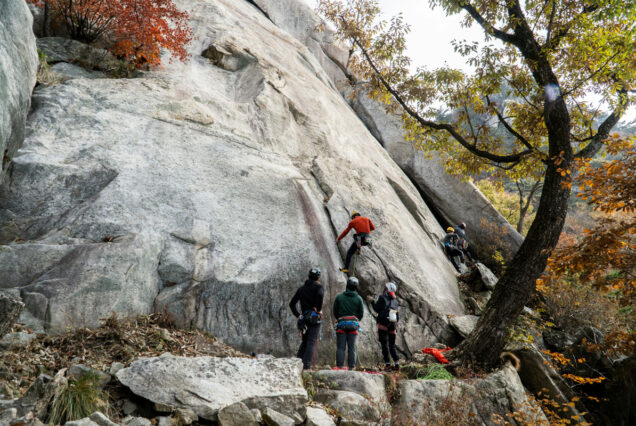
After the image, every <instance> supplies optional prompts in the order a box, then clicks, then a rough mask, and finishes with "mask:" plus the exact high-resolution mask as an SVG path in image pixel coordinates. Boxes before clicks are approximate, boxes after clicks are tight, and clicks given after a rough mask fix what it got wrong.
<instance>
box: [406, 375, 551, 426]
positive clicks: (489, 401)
mask: <svg viewBox="0 0 636 426" xmlns="http://www.w3.org/2000/svg"><path fill="white" fill-rule="evenodd" d="M510 413H517V414H518V415H519V416H518V417H516V419H515V418H513V417H512V416H510ZM449 416H452V417H453V419H454V422H456V424H479V425H483V424H485V425H494V424H502V423H503V422H499V423H495V420H496V419H497V416H499V418H500V419H501V420H505V421H506V424H547V419H546V418H545V415H544V414H543V412H542V411H541V409H540V408H538V407H537V406H535V405H533V404H532V403H531V402H530V400H529V399H528V398H527V396H526V393H525V389H524V388H523V385H522V384H521V380H520V379H519V376H518V375H517V372H516V370H515V369H514V367H512V366H511V365H510V364H507V365H506V367H504V368H503V369H502V370H500V371H498V372H496V373H493V374H490V375H489V376H487V377H486V378H484V379H472V380H452V381H450V380H404V381H402V383H401V387H400V399H399V401H398V403H397V404H396V405H395V406H394V422H396V424H401V423H403V422H407V421H408V422H409V423H412V424H438V423H441V421H442V420H444V419H447V418H448V417H449ZM520 419H523V420H520Z"/></svg>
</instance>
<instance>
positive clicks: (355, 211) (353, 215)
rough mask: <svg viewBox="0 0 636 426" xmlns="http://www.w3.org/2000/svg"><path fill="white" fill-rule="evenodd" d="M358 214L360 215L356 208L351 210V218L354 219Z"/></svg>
mask: <svg viewBox="0 0 636 426" xmlns="http://www.w3.org/2000/svg"><path fill="white" fill-rule="evenodd" d="M358 216H360V213H358V211H357V210H354V211H352V212H351V219H355V218H356V217H358Z"/></svg>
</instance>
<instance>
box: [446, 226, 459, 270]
mask: <svg viewBox="0 0 636 426" xmlns="http://www.w3.org/2000/svg"><path fill="white" fill-rule="evenodd" d="M458 242H459V236H458V235H457V234H456V233H455V229H453V228H452V227H450V226H449V227H448V228H446V235H444V238H443V239H442V244H443V246H444V253H446V256H448V258H449V259H450V261H451V263H452V264H453V266H454V267H455V269H456V270H457V272H461V271H460V269H459V264H458V263H457V261H456V260H455V257H456V256H457V257H459V261H460V262H461V263H464V253H463V252H462V251H461V250H460V249H458V248H457V243H458Z"/></svg>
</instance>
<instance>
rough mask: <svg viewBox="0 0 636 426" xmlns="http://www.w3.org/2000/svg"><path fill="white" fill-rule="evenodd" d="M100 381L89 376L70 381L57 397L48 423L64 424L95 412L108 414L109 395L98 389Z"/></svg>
mask: <svg viewBox="0 0 636 426" xmlns="http://www.w3.org/2000/svg"><path fill="white" fill-rule="evenodd" d="M98 382H99V379H98V378H97V376H95V375H91V374H87V375H84V376H82V377H80V378H79V379H77V380H72V379H70V380H69V381H68V383H67V384H66V385H64V386H63V387H62V389H61V390H60V392H59V393H58V394H57V396H56V397H55V400H54V401H53V404H52V405H51V410H50V412H49V418H48V423H52V424H56V425H59V424H64V423H66V422H67V421H71V420H78V419H82V418H84V417H87V416H89V415H91V414H92V413H94V412H95V411H102V412H103V413H105V414H108V394H107V393H106V392H104V391H103V390H101V389H100V388H99V387H98Z"/></svg>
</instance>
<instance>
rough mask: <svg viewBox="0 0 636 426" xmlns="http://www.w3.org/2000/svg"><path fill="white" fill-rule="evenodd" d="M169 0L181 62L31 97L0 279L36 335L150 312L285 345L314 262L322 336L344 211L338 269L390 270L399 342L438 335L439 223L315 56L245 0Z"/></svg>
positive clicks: (275, 347)
mask: <svg viewBox="0 0 636 426" xmlns="http://www.w3.org/2000/svg"><path fill="white" fill-rule="evenodd" d="M176 3H177V5H178V6H179V7H181V8H183V9H185V10H187V11H188V12H189V13H190V23H191V25H192V27H193V31H194V36H195V38H194V40H193V42H192V43H191V44H190V45H189V46H188V51H189V53H190V54H191V55H192V57H191V59H190V61H189V62H187V63H181V62H178V61H176V62H170V61H169V60H168V59H169V58H168V57H166V58H164V59H165V63H164V68H163V69H161V70H157V71H152V72H145V73H143V74H142V75H140V76H139V77H138V78H133V79H92V80H89V79H82V78H79V79H72V80H69V81H66V82H63V83H61V84H57V85H54V86H49V87H41V88H38V89H37V90H36V91H35V94H34V98H33V112H32V114H31V115H30V119H29V123H28V134H27V138H26V141H25V146H24V148H23V149H22V150H21V151H20V152H19V153H18V155H16V156H15V158H14V166H13V171H12V182H11V185H3V186H1V187H0V205H2V206H3V207H4V208H3V209H2V210H0V244H4V246H3V247H2V250H0V273H2V275H3V277H4V276H8V279H5V280H3V281H2V283H0V286H2V287H4V288H8V289H12V290H19V292H20V295H21V296H22V298H23V300H24V301H25V304H26V305H27V306H26V310H27V311H28V312H29V314H30V315H31V316H32V317H33V318H35V319H36V320H37V321H40V322H41V325H42V327H43V328H44V329H46V330H49V331H53V332H55V331H60V330H64V329H65V328H66V327H67V326H69V325H71V326H72V325H87V326H92V325H97V324H98V323H99V319H100V318H102V317H104V316H106V315H108V314H109V313H110V312H114V313H116V314H117V315H130V314H139V313H148V312H150V311H152V310H155V311H160V312H163V313H166V314H167V315H169V316H171V317H172V318H173V320H174V321H175V322H176V324H177V325H179V326H182V327H196V328H199V329H203V330H207V331H209V332H211V333H213V334H214V335H216V336H218V337H219V338H220V339H221V340H223V341H224V342H225V343H228V344H231V345H233V346H236V347H238V348H240V349H242V350H244V351H248V352H252V351H254V352H259V353H268V352H269V353H272V354H275V355H289V354H291V353H294V352H295V350H296V348H297V346H298V344H299V340H298V338H297V333H296V330H295V319H294V318H293V316H292V315H291V314H290V312H289V309H288V308H287V303H288V301H289V300H290V299H291V297H292V295H293V294H294V292H295V291H296V289H297V288H298V286H299V285H301V284H302V282H303V281H304V279H305V277H306V274H307V271H308V270H309V269H310V268H311V267H312V266H320V267H321V269H322V271H323V275H322V282H323V284H324V285H325V288H326V294H325V304H324V311H325V323H324V329H325V332H324V333H323V336H324V338H323V344H327V345H329V346H331V347H333V346H332V345H334V337H333V333H331V332H330V330H332V329H333V326H334V323H335V321H334V319H333V318H332V314H331V310H330V308H331V305H332V304H333V300H334V298H335V296H336V295H337V294H338V293H339V292H341V291H342V290H344V281H345V277H344V275H343V274H341V273H340V272H339V271H338V268H339V267H340V266H342V259H343V257H344V253H345V251H346V249H347V247H348V245H349V244H350V241H351V238H350V237H348V238H347V240H345V241H343V242H341V244H340V245H337V244H336V243H335V239H336V236H337V233H338V232H339V231H340V230H342V229H344V228H345V226H346V225H347V222H348V219H349V214H350V212H351V211H352V210H354V209H356V210H360V211H362V212H363V213H364V214H365V215H368V216H370V217H371V218H372V220H373V221H374V223H375V225H376V227H377V231H375V232H374V247H373V248H372V249H371V248H364V249H363V250H362V254H361V256H360V259H358V262H357V269H358V276H359V278H360V281H361V292H362V293H363V294H365V295H366V294H377V293H378V292H380V291H381V290H382V287H383V285H384V283H385V282H386V281H387V280H392V281H394V282H396V283H398V286H399V290H398V297H399V299H400V301H401V308H400V309H401V311H400V316H401V326H400V329H399V330H400V331H399V336H398V347H399V349H400V350H401V351H402V352H404V353H405V354H407V355H408V354H410V353H413V352H415V351H417V350H419V349H420V348H421V347H423V346H427V345H430V344H431V343H433V342H435V341H438V340H445V339H447V338H449V336H450V337H452V336H453V335H454V334H453V332H452V330H450V326H449V324H448V320H447V315H448V314H455V315H458V314H461V313H463V307H462V304H461V303H460V300H459V292H458V288H457V282H456V278H455V274H454V272H453V269H452V266H451V265H450V263H449V262H448V261H447V260H446V258H445V257H444V254H443V253H442V252H441V250H440V249H439V247H438V246H437V241H438V240H439V239H440V238H441V237H442V236H443V234H444V233H443V230H442V228H441V227H440V225H439V224H438V222H437V220H436V219H435V217H434V216H433V214H432V213H431V211H430V210H429V209H428V207H427V206H426V204H425V203H424V201H423V200H422V198H421V197H420V195H419V193H418V190H417V189H416V188H415V187H414V186H413V185H412V183H411V182H410V180H409V179H408V177H407V176H405V175H404V173H403V172H402V170H401V169H400V168H399V167H398V166H397V165H396V164H395V163H394V162H393V160H391V158H390V157H389V156H388V155H387V153H386V151H384V150H383V149H382V147H381V146H380V145H379V144H378V143H377V141H376V140H375V139H374V138H373V136H372V135H371V134H370V133H369V132H368V130H367V129H366V127H365V126H364V124H363V123H362V122H360V120H359V119H358V118H357V116H356V115H355V114H354V113H353V112H352V111H351V108H350V107H349V105H348V104H347V103H346V102H345V101H344V100H343V98H342V96H341V95H340V94H339V93H338V91H337V90H334V88H333V87H332V86H333V85H332V83H331V82H330V79H329V77H328V76H327V74H326V73H325V71H324V70H323V69H322V67H321V65H320V63H319V62H318V61H317V60H316V59H315V58H314V56H313V55H312V54H311V53H310V51H309V50H308V49H307V48H306V47H305V46H304V45H303V44H301V43H300V42H298V41H297V40H296V39H294V38H293V37H292V36H290V35H289V34H288V33H286V32H285V31H284V30H282V29H281V28H279V27H277V26H276V25H274V24H273V23H272V22H271V21H270V20H268V19H267V18H266V17H265V15H264V14H263V13H262V12H261V11H259V10H258V9H256V8H255V7H254V6H253V5H251V4H250V3H248V2H243V1H239V2H237V1H230V0H218V1H214V2H202V1H196V0H179V1H177V2H176ZM16 240H19V242H16ZM5 271H11V272H12V273H11V274H5V273H4V272H5ZM407 301H408V302H407ZM374 328H375V327H374V324H373V320H372V318H371V316H370V315H366V318H365V319H364V320H363V329H364V330H365V332H363V333H362V334H361V336H360V341H359V346H358V347H359V349H360V359H361V361H362V362H371V361H373V360H374V359H375V358H377V356H378V352H379V351H377V341H376V340H375V339H376V337H375V333H374ZM319 354H322V357H323V358H324V359H327V357H328V356H329V355H330V354H327V352H326V351H324V350H320V349H319ZM374 357H375V358H374ZM329 358H330V356H329Z"/></svg>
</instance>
